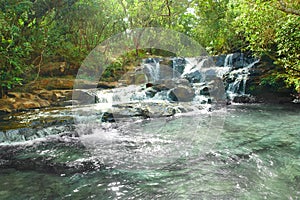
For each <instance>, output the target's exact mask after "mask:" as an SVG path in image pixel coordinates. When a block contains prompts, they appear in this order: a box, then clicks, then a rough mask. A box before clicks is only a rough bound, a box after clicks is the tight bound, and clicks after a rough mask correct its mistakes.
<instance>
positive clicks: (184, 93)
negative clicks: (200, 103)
mask: <svg viewBox="0 0 300 200" xmlns="http://www.w3.org/2000/svg"><path fill="white" fill-rule="evenodd" d="M194 96H195V91H194V89H193V88H191V87H188V86H178V87H176V88H173V89H171V90H170V91H169V92H168V97H169V98H170V99H171V100H172V101H182V102H187V101H192V100H193V98H194Z"/></svg>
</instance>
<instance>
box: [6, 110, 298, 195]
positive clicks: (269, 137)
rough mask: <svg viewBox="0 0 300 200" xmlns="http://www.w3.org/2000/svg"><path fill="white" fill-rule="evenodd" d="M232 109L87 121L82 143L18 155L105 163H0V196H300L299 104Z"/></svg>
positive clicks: (37, 147) (39, 147)
mask: <svg viewBox="0 0 300 200" xmlns="http://www.w3.org/2000/svg"><path fill="white" fill-rule="evenodd" d="M227 111H228V112H227V114H226V116H224V117H225V118H226V120H225V123H224V124H223V126H221V127H218V126H212V124H213V123H212V122H211V114H210V113H206V114H205V113H202V114H198V115H182V116H177V117H170V118H158V119H149V120H132V121H127V122H122V123H121V122H118V123H114V124H113V123H107V124H105V123H104V124H102V125H101V126H97V125H94V126H92V127H89V128H82V129H80V130H81V131H83V132H85V133H86V134H84V135H82V136H80V140H81V143H82V144H83V146H81V147H80V148H79V146H78V145H75V146H74V145H71V144H72V142H70V141H69V143H67V144H69V146H65V145H64V143H66V141H65V142H64V143H57V142H55V141H56V140H53V141H52V142H50V141H49V142H48V143H47V142H42V143H37V144H36V145H29V146H28V145H27V147H26V149H24V148H25V147H23V150H22V152H21V153H19V154H18V157H17V158H16V159H21V158H22V159H26V158H30V157H37V154H38V156H39V157H43V156H44V157H46V158H48V159H49V158H51V159H54V160H55V162H58V163H69V164H68V165H70V166H71V163H72V165H76V164H77V165H78V166H80V165H81V166H84V165H85V163H86V162H88V161H89V160H92V161H93V160H95V161H96V160H100V161H101V162H102V163H103V164H104V166H105V168H99V169H94V170H90V169H89V168H83V170H82V171H79V172H77V173H73V172H72V171H71V172H70V171H66V172H65V171H58V172H59V173H52V172H47V171H43V170H14V169H2V170H0V176H1V182H0V199H20V198H21V199H30V198H33V199H42V198H47V199H54V198H58V199H81V198H88V199H99V198H100V199H299V196H300V189H299V188H300V156H299V155H300V132H299V130H300V114H299V112H298V110H296V109H294V108H289V107H279V106H276V107H275V106H267V105H232V106H229V107H228V109H227ZM216 113H217V111H216ZM218 115H222V114H221V113H219V114H218ZM218 115H217V114H216V115H215V116H218ZM221 128H222V131H220V129H221ZM65 139H67V138H65ZM51 159H50V160H51ZM52 161H53V160H52ZM93 162H94V161H93ZM88 166H89V165H88Z"/></svg>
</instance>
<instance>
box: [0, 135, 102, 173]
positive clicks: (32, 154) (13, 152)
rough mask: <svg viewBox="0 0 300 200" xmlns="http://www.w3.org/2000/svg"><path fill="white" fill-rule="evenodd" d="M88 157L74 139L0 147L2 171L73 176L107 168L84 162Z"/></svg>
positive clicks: (98, 162)
mask: <svg viewBox="0 0 300 200" xmlns="http://www.w3.org/2000/svg"><path fill="white" fill-rule="evenodd" d="M85 154H86V151H85V147H84V146H83V145H82V144H81V143H80V142H79V140H75V139H71V138H69V139H68V140H65V139H64V138H56V139H48V140H47V141H44V142H41V143H36V144H32V145H3V146H0V169H9V168H10V169H11V168H13V169H17V170H33V171H37V172H43V173H53V174H60V175H61V174H64V175H71V174H75V173H81V172H87V171H91V170H99V169H103V168H105V166H104V165H103V164H102V163H101V162H100V161H99V160H97V159H94V158H85ZM77 158H80V159H77Z"/></svg>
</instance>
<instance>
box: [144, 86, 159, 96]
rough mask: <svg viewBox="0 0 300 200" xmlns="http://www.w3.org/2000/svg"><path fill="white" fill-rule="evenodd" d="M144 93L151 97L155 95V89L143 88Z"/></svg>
mask: <svg viewBox="0 0 300 200" xmlns="http://www.w3.org/2000/svg"><path fill="white" fill-rule="evenodd" d="M145 93H146V96H147V97H148V98H152V97H154V96H155V94H156V93H157V90H155V89H153V88H151V87H150V88H147V89H146V90H145Z"/></svg>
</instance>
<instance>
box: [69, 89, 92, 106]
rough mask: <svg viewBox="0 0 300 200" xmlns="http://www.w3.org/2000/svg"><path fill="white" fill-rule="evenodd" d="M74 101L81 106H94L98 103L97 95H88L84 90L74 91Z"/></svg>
mask: <svg viewBox="0 0 300 200" xmlns="http://www.w3.org/2000/svg"><path fill="white" fill-rule="evenodd" d="M73 100H76V101H78V102H80V104H81V105H86V104H93V103H96V102H98V100H97V97H96V96H95V95H91V94H88V93H87V92H85V91H83V90H75V91H73Z"/></svg>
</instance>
